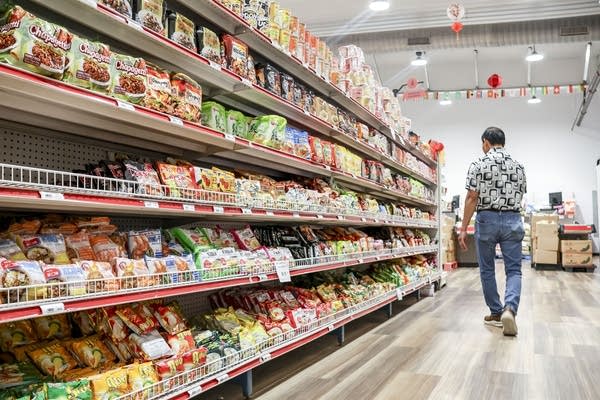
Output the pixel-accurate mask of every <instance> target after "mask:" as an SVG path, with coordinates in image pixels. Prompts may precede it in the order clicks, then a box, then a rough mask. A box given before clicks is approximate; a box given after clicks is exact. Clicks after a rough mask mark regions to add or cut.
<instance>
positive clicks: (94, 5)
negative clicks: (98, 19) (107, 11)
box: [79, 0, 98, 8]
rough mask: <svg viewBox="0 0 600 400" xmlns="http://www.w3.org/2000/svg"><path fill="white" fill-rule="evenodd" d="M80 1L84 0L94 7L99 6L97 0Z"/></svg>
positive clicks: (84, 2)
mask: <svg viewBox="0 0 600 400" xmlns="http://www.w3.org/2000/svg"><path fill="white" fill-rule="evenodd" d="M79 1H80V2H82V3H83V4H86V5H88V6H90V7H92V8H97V7H98V4H97V3H96V0H79Z"/></svg>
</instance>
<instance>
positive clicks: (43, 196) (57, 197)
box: [40, 192, 65, 200]
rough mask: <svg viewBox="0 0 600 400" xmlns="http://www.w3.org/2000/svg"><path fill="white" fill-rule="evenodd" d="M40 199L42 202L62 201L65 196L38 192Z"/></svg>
mask: <svg viewBox="0 0 600 400" xmlns="http://www.w3.org/2000/svg"><path fill="white" fill-rule="evenodd" d="M40 198H41V199H42V200H64V199H65V195H64V194H62V193H54V192H40Z"/></svg>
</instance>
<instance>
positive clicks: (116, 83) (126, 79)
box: [111, 53, 148, 179]
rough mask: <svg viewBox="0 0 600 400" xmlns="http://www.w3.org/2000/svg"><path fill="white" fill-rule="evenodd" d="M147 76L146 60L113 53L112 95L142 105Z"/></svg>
mask: <svg viewBox="0 0 600 400" xmlns="http://www.w3.org/2000/svg"><path fill="white" fill-rule="evenodd" d="M147 75H148V69H147V68H146V62H145V61H144V59H142V58H135V57H130V56H126V55H123V54H118V53H113V58H112V65H111V76H112V85H111V94H112V95H113V96H114V97H116V98H117V99H120V100H124V101H128V102H130V103H134V104H141V103H142V102H143V100H144V97H145V96H146V80H147ZM121 179H122V177H121Z"/></svg>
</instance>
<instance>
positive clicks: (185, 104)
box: [171, 73, 202, 123]
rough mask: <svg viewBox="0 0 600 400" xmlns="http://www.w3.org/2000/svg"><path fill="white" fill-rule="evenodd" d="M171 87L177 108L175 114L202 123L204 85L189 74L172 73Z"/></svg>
mask: <svg viewBox="0 0 600 400" xmlns="http://www.w3.org/2000/svg"><path fill="white" fill-rule="evenodd" d="M171 87H172V89H173V99H174V101H175V108H174V110H173V114H174V115H176V116H178V117H179V118H181V119H184V120H186V121H191V122H195V123H200V121H201V120H202V87H200V85H199V84H198V83H197V82H196V81H194V80H193V79H192V78H190V77H189V76H187V75H184V74H181V73H176V74H172V75H171Z"/></svg>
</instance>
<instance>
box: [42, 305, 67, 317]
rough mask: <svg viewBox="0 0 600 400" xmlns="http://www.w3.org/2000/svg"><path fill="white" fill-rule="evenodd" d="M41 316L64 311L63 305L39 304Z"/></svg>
mask: <svg viewBox="0 0 600 400" xmlns="http://www.w3.org/2000/svg"><path fill="white" fill-rule="evenodd" d="M40 310H42V315H48V314H56V313H60V312H63V311H65V305H64V303H50V304H41V305H40Z"/></svg>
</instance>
